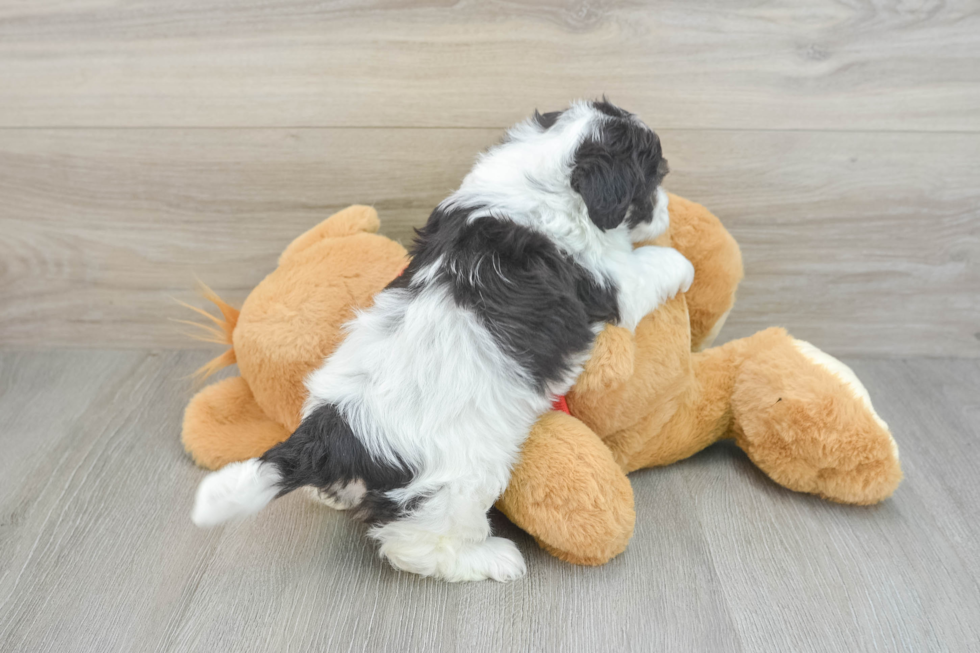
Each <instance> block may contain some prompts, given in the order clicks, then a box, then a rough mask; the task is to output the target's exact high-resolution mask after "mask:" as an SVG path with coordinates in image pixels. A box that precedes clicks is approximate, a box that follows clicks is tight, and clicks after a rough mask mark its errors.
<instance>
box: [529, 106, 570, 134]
mask: <svg viewBox="0 0 980 653" xmlns="http://www.w3.org/2000/svg"><path fill="white" fill-rule="evenodd" d="M563 113H564V111H549V112H548V113H544V114H541V113H538V110H537V109H535V110H534V122H536V123H538V124H539V125H541V129H544V130H548V129H551V128H552V127H553V126H554V124H555V123H556V122H558V118H560V117H561V114H563Z"/></svg>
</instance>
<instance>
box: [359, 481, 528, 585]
mask: <svg viewBox="0 0 980 653" xmlns="http://www.w3.org/2000/svg"><path fill="white" fill-rule="evenodd" d="M491 504H492V499H490V500H489V501H481V500H479V499H477V498H475V497H473V496H465V494H464V495H462V496H461V495H460V493H459V490H449V489H447V488H443V489H441V490H440V491H439V492H437V493H436V494H434V495H432V496H431V497H429V498H427V499H426V500H425V501H424V502H423V503H422V505H421V506H419V507H418V508H417V509H416V510H414V511H413V512H412V513H411V514H409V515H407V516H405V517H402V518H401V519H398V520H396V521H393V522H389V523H387V524H385V525H383V526H378V527H375V528H374V529H372V531H371V536H372V537H373V538H375V539H376V540H378V541H379V542H380V543H381V555H382V556H383V557H385V558H387V559H388V561H389V562H391V564H392V565H393V566H394V567H395V568H396V569H400V570H402V571H409V572H412V573H416V574H420V575H422V576H434V577H436V578H441V579H442V580H447V581H451V582H459V581H475V580H486V579H492V580H496V581H500V582H505V581H510V580H515V579H517V578H520V577H521V576H523V575H524V574H525V572H526V571H527V567H526V566H525V564H524V558H523V557H521V553H520V551H518V550H517V546H516V545H515V544H514V543H513V542H511V541H510V540H508V539H505V538H502V537H493V536H491V535H490V524H489V523H488V522H487V510H489V508H490V505H491Z"/></svg>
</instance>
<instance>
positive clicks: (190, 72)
mask: <svg viewBox="0 0 980 653" xmlns="http://www.w3.org/2000/svg"><path fill="white" fill-rule="evenodd" d="M978 33H980V14H978V13H977V12H976V7H975V5H974V4H972V3H970V2H949V3H946V2H937V1H932V0H926V1H925V2H913V3H905V2H902V3H894V2H886V1H879V0H875V1H872V2H853V3H840V2H833V1H831V0H819V1H814V0H798V1H795V2H784V3H770V2H767V3H748V2H742V3H732V2H727V1H723V0H715V1H713V2H710V3H703V2H701V3H696V4H692V3H690V2H687V1H685V0H670V1H666V2H652V1H640V2H636V1H622V0H612V1H608V2H591V1H583V0H543V1H542V0H517V1H509V2H446V1H444V0H432V1H423V0H414V1H402V0H374V1H371V2H345V1H334V2H315V1H313V0H287V1H286V2H276V3H268V2H265V1H261V0H248V1H246V2H241V1H239V0H202V1H199V2H194V3H177V2H158V1H155V0H129V1H127V2H113V3H106V2H102V1H99V0H86V1H85V2H71V3H63V2H54V1H52V0H46V1H36V2H13V3H11V2H7V3H5V4H4V6H3V7H2V8H0V88H2V89H3V94H2V96H0V125H2V126H17V127H22V126H35V127H41V126H53V125H60V126H76V127H78V126H110V127H118V126H124V125H126V126H140V127H142V126H212V127H226V126H280V127H296V126H358V127H364V126H379V127H382V126H383V127H389V126H397V127H405V126H412V127H418V126H426V127H442V126H455V127H461V126H465V127H494V128H502V127H505V126H507V125H509V124H511V123H512V122H514V121H515V120H516V119H518V118H520V117H523V116H524V115H526V114H528V113H529V112H530V111H531V110H532V109H533V108H535V107H539V108H542V109H546V108H557V107H560V106H561V105H564V104H565V103H566V102H567V101H569V100H570V99H573V98H577V97H590V96H598V95H600V94H602V93H608V94H610V95H611V97H612V98H614V99H615V100H617V101H619V102H620V103H622V104H624V105H625V106H629V107H633V108H634V110H636V111H639V112H640V113H642V114H643V115H644V116H645V117H646V118H648V119H649V120H650V121H651V122H652V123H655V124H658V125H660V126H662V127H665V128H666V127H673V128H690V127H698V128H732V127H738V128H767V129H768V128H779V129H797V128H802V129H815V128H820V129H838V128H841V126H842V125H844V126H846V127H847V128H848V129H888V130H905V129H918V130H928V131H936V130H939V131H942V130H961V131H962V130H969V131H977V130H978V129H980V67H978V66H977V65H976V61H977V57H978V55H980V49H978V37H977V34H978ZM940 118H941V119H940Z"/></svg>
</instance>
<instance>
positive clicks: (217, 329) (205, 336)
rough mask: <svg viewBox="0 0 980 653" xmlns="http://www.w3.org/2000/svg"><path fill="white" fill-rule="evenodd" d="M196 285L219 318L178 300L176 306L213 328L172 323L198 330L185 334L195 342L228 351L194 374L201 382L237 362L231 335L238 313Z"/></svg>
mask: <svg viewBox="0 0 980 653" xmlns="http://www.w3.org/2000/svg"><path fill="white" fill-rule="evenodd" d="M198 283H199V284H200V291H201V295H203V296H204V298H205V299H207V300H209V301H210V302H211V303H212V304H214V305H215V306H217V307H218V310H219V311H221V317H220V318H218V317H215V316H214V315H211V314H210V313H208V312H207V311H205V310H203V309H200V308H197V307H196V306H191V305H190V304H187V303H185V302H182V301H179V300H178V301H177V303H178V304H180V305H181V306H184V307H185V308H189V309H191V310H192V311H194V312H195V313H198V314H200V315H203V316H204V317H206V318H207V319H209V320H211V322H213V323H214V326H212V325H210V324H201V323H200V322H192V321H190V320H174V321H175V322H179V323H181V324H187V325H189V326H193V327H195V328H197V329H200V330H201V333H188V334H186V335H188V336H190V337H191V338H194V339H195V340H201V341H203V342H214V343H217V344H219V345H228V349H226V350H225V351H224V353H222V354H221V355H220V356H217V357H216V358H212V359H211V360H210V361H208V362H207V363H205V364H204V365H202V366H201V367H200V368H199V369H198V370H197V371H195V372H194V376H195V377H196V378H198V379H200V380H202V381H203V380H204V379H206V378H208V377H209V376H211V375H212V374H214V373H215V372H217V371H218V370H220V369H224V368H225V367H228V366H229V365H234V364H235V362H236V361H237V358H236V357H235V343H234V341H233V340H232V334H233V333H234V331H235V325H236V324H238V315H239V313H240V311H239V310H238V309H237V308H235V307H234V306H231V305H230V304H228V303H227V302H226V301H224V300H223V299H221V297H219V296H218V293H216V292H214V291H213V290H211V289H210V288H208V287H207V286H206V285H205V284H204V283H202V282H198Z"/></svg>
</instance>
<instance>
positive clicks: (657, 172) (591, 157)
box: [542, 100, 668, 235]
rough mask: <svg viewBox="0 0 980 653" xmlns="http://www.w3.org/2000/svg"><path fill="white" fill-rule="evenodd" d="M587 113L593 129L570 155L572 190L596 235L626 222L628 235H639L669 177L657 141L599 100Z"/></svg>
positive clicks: (630, 117) (662, 199)
mask: <svg viewBox="0 0 980 653" xmlns="http://www.w3.org/2000/svg"><path fill="white" fill-rule="evenodd" d="M589 107H590V108H591V110H592V112H593V116H591V127H592V128H591V129H589V130H587V131H586V135H585V137H584V139H583V140H582V142H581V143H580V144H579V146H578V149H576V151H575V156H574V163H573V165H572V170H571V177H570V180H569V181H570V183H571V187H572V189H573V190H574V191H575V192H576V193H578V194H579V195H581V196H582V200H583V201H584V202H585V206H586V208H587V209H588V212H589V219H591V220H592V222H593V223H595V225H596V226H597V227H598V228H599V229H602V230H603V231H606V230H608V229H615V228H616V227H619V226H620V225H621V224H623V222H626V224H627V225H628V226H629V228H630V231H631V232H634V231H636V232H638V233H639V234H641V235H643V234H645V233H646V232H647V231H648V228H649V226H650V225H651V223H652V222H653V219H654V213H655V209H656V208H657V206H656V205H657V203H658V201H660V202H663V203H665V202H666V194H665V193H663V192H662V191H661V192H660V193H658V192H657V190H658V188H659V186H660V182H661V181H663V178H664V177H665V176H666V175H667V172H668V168H667V160H666V159H665V158H664V157H663V151H662V150H661V147H660V138H659V137H658V136H657V135H656V134H655V133H654V132H653V130H652V129H650V128H649V127H647V126H646V125H645V124H643V122H641V121H640V120H639V119H638V118H637V117H636V116H634V115H633V114H630V113H628V112H626V111H624V110H622V109H620V108H619V107H616V106H614V105H612V104H609V103H608V102H606V101H604V100H603V101H601V102H591V103H589ZM545 115H549V114H545ZM542 118H544V116H542ZM556 122H557V121H556ZM662 208H665V207H662Z"/></svg>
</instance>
